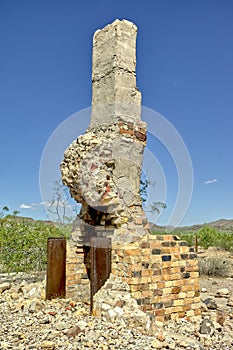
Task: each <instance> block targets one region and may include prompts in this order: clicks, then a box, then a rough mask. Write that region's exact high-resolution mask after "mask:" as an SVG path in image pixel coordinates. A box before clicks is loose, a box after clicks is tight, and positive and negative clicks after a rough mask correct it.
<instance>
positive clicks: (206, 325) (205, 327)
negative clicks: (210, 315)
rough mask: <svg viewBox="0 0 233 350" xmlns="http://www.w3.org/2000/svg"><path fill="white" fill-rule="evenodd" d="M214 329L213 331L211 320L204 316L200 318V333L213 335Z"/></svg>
mask: <svg viewBox="0 0 233 350" xmlns="http://www.w3.org/2000/svg"><path fill="white" fill-rule="evenodd" d="M214 331H215V328H214V324H213V322H211V321H210V320H209V319H207V318H204V320H202V322H201V325H200V330H199V332H200V333H201V334H208V335H213V334H214Z"/></svg>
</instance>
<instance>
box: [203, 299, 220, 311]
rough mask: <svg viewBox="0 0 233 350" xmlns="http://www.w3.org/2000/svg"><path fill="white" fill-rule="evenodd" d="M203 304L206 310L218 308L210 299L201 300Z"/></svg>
mask: <svg viewBox="0 0 233 350" xmlns="http://www.w3.org/2000/svg"><path fill="white" fill-rule="evenodd" d="M203 303H205V305H206V306H207V308H208V309H210V310H216V309H217V308H218V306H217V304H216V302H215V300H213V299H211V298H208V299H205V300H203Z"/></svg>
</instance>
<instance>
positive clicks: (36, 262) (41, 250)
mask: <svg viewBox="0 0 233 350" xmlns="http://www.w3.org/2000/svg"><path fill="white" fill-rule="evenodd" d="M67 234H68V232H67V230H65V232H63V231H62V230H58V228H57V227H56V226H54V225H53V224H44V223H42V222H37V221H29V220H27V219H22V218H18V217H12V216H8V217H5V218H2V219H0V272H19V271H32V270H34V271H41V270H44V269H45V267H46V261H47V239H48V237H64V236H66V235H67Z"/></svg>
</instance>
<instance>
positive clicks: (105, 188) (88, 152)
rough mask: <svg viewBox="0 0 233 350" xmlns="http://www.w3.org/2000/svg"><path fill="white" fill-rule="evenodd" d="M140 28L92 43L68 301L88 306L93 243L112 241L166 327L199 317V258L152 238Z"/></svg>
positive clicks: (67, 167)
mask: <svg viewBox="0 0 233 350" xmlns="http://www.w3.org/2000/svg"><path fill="white" fill-rule="evenodd" d="M136 34H137V28H136V26H135V25H134V24H133V23H131V22H129V21H126V20H122V21H120V20H116V21H114V22H113V23H112V24H109V25H107V26H106V27H104V28H103V29H102V30H97V31H96V32H95V34H94V40H93V68H92V89H93V91H92V115H91V122H90V126H89V128H88V129H87V131H86V133H85V134H84V135H81V136H79V137H78V138H77V140H75V141H74V142H73V143H72V144H71V145H70V147H69V148H68V149H67V150H66V151H65V155H64V160H63V161H62V163H61V173H62V180H63V183H64V184H65V185H66V186H68V188H69V190H70V194H71V196H72V197H73V198H74V199H75V200H76V201H77V202H78V203H81V204H82V208H81V211H80V214H79V215H78V218H77V220H76V222H75V225H74V230H73V233H72V235H71V237H70V239H69V240H68V242H67V262H66V275H67V282H66V286H67V295H68V296H69V295H72V296H75V297H76V298H78V299H79V300H87V301H88V300H89V295H90V294H89V289H90V281H89V279H90V275H91V273H90V272H91V265H90V242H91V240H92V239H93V237H96V238H98V237H100V238H101V237H102V239H104V237H105V238H106V239H109V238H111V242H112V249H111V272H112V276H113V277H114V276H115V277H116V278H118V279H119V278H120V279H122V281H123V282H124V283H125V282H126V283H127V284H128V286H129V289H130V293H131V295H132V297H133V298H135V299H136V300H137V303H138V305H140V307H141V309H142V310H143V311H146V312H149V313H151V314H153V315H154V316H155V317H156V318H157V319H158V320H160V321H164V320H169V319H173V320H174V319H177V318H180V317H185V316H186V317H193V316H195V315H199V314H200V286H199V279H198V277H199V274H198V262H197V256H196V254H195V253H194V251H193V249H192V248H189V247H188V246H187V244H186V243H185V242H182V241H180V240H179V238H178V237H177V236H173V235H160V236H158V235H157V236H155V235H151V234H150V232H149V229H148V223H147V220H146V217H145V214H144V212H143V209H142V201H141V197H140V176H141V171H142V159H143V151H144V148H145V146H146V124H145V123H144V122H142V121H141V93H140V91H139V90H138V89H137V87H136Z"/></svg>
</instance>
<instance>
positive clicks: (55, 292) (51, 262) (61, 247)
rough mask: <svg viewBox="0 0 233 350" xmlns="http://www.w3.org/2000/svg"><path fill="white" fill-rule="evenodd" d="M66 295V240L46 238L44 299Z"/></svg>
mask: <svg viewBox="0 0 233 350" xmlns="http://www.w3.org/2000/svg"><path fill="white" fill-rule="evenodd" d="M65 294H66V239H65V238H48V241H47V283H46V299H48V300H51V299H54V298H64V297H65Z"/></svg>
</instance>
